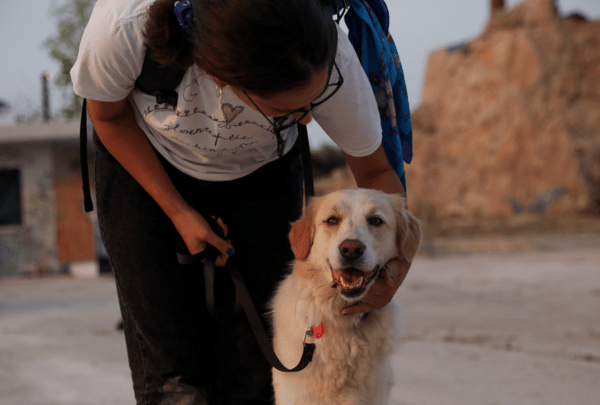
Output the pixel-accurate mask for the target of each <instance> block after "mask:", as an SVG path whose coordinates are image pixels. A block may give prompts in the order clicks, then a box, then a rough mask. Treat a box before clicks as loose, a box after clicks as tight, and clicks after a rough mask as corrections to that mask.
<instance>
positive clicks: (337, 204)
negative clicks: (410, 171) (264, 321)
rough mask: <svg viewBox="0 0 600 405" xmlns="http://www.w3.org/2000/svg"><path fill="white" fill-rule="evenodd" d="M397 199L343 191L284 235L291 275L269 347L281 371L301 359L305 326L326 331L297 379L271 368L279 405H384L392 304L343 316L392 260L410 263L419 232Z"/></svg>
mask: <svg viewBox="0 0 600 405" xmlns="http://www.w3.org/2000/svg"><path fill="white" fill-rule="evenodd" d="M404 207H405V201H404V199H403V198H401V197H399V196H396V195H390V194H385V193H383V192H380V191H374V190H366V189H358V190H342V191H337V192H334V193H331V194H329V195H327V196H325V197H320V198H316V199H315V200H313V202H312V203H311V205H310V207H309V209H308V213H307V215H305V216H304V217H302V218H301V219H300V220H298V221H297V222H295V223H294V224H293V226H292V230H291V232H290V241H291V244H292V249H293V250H294V253H295V255H296V260H295V261H294V264H293V271H292V273H291V274H290V275H288V276H287V277H286V278H285V280H284V281H283V282H282V283H281V285H280V286H279V288H278V290H277V292H276V294H275V296H274V299H273V302H272V306H271V310H272V317H273V328H274V347H275V352H276V353H277V355H278V357H279V359H280V360H281V361H282V363H283V364H285V365H286V366H287V367H294V366H296V364H297V363H298V361H299V360H300V357H301V353H302V349H303V345H302V339H303V337H304V334H305V331H306V330H307V329H308V327H309V326H316V325H319V324H320V323H321V322H322V324H323V327H324V333H323V336H322V337H321V338H320V339H313V338H308V339H311V340H312V341H314V342H315V343H316V351H315V355H314V357H313V361H312V362H311V363H310V364H309V365H308V367H307V368H305V369H304V370H303V371H300V372H295V373H294V372H292V373H282V372H280V371H278V370H276V369H273V387H274V390H275V402H276V404H277V405H306V404H314V405H336V404H340V405H342V404H343V405H359V404H360V405H367V404H369V405H371V404H377V405H382V404H386V403H387V401H388V397H389V393H390V389H391V387H392V384H393V380H392V368H391V364H390V360H389V356H390V354H391V352H392V349H393V346H394V343H395V342H396V341H397V338H398V333H397V326H396V322H397V319H396V318H397V315H396V308H395V304H394V303H393V302H392V303H390V304H389V305H387V306H386V307H384V308H382V309H379V310H376V311H372V312H370V313H369V315H368V316H367V317H366V318H364V319H362V320H361V318H363V317H362V316H361V315H351V316H342V315H341V310H342V308H344V307H347V306H349V305H352V304H353V303H357V302H358V301H360V299H361V298H362V297H364V296H365V294H367V292H368V290H369V288H370V287H371V286H372V285H373V283H374V282H375V281H376V280H377V278H378V277H379V276H380V273H381V272H383V271H386V269H385V265H386V263H388V262H389V261H390V260H391V259H400V260H406V261H407V262H409V263H410V262H412V260H413V258H414V256H415V255H416V253H417V251H418V249H419V245H420V241H421V226H420V222H419V220H418V219H417V218H415V217H414V216H413V214H411V213H410V212H409V211H407V210H406V209H405V208H404Z"/></svg>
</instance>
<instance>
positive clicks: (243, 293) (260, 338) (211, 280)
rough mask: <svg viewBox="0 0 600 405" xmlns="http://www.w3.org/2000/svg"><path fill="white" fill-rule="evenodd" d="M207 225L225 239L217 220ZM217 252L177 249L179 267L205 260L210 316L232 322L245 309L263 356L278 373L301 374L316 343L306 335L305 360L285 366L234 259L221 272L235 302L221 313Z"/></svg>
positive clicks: (211, 219)
mask: <svg viewBox="0 0 600 405" xmlns="http://www.w3.org/2000/svg"><path fill="white" fill-rule="evenodd" d="M208 222H209V224H210V226H211V228H212V229H213V231H215V233H217V235H219V237H221V238H223V239H225V235H224V234H223V230H222V229H221V227H220V226H219V225H218V224H217V221H216V220H215V219H213V218H208ZM217 254H218V251H217V249H215V248H214V247H213V246H210V245H209V246H208V247H207V248H206V249H204V250H203V251H202V252H200V253H197V254H195V255H190V254H189V253H188V251H187V249H186V248H185V246H182V245H180V246H179V247H178V248H177V260H178V262H179V263H180V264H184V265H191V264H200V263H202V261H203V260H204V283H205V291H206V306H207V309H208V312H209V313H210V314H211V316H212V317H213V318H214V319H215V320H216V321H218V322H227V321H229V320H231V319H232V318H233V317H234V316H235V315H236V314H237V312H239V307H240V304H241V307H242V308H243V309H244V312H245V314H246V317H247V318H248V321H249V322H250V327H251V328H252V332H253V333H254V337H255V338H256V340H257V342H258V345H259V346H260V349H261V350H262V352H263V354H264V356H265V357H266V358H267V360H268V361H269V363H270V364H271V366H273V367H274V368H276V369H277V370H279V371H283V372H296V371H301V370H304V369H305V368H306V366H308V364H309V363H310V362H311V361H312V358H313V355H314V352H315V347H316V346H315V344H314V343H307V342H306V335H308V331H307V333H306V334H305V339H304V342H303V345H304V349H303V352H302V358H301V359H300V362H299V363H298V365H297V366H296V367H294V368H291V369H289V368H287V367H285V366H284V365H283V364H282V363H281V361H279V359H278V358H277V355H276V354H275V351H274V350H273V346H272V344H271V339H269V336H268V335H267V332H266V330H265V327H264V326H263V324H262V321H261V319H260V315H259V314H258V311H257V310H256V307H255V306H254V303H253V302H252V297H251V296H250V292H249V291H248V288H247V287H246V283H245V282H244V279H243V278H242V275H241V273H240V271H239V267H238V266H237V264H236V263H235V259H234V258H230V259H229V260H228V261H227V266H226V267H224V268H222V269H221V270H220V271H227V272H228V273H229V275H230V276H231V279H232V280H233V284H234V286H235V291H236V300H235V301H236V303H235V305H234V309H233V311H232V312H231V313H230V314H226V315H223V314H221V313H220V311H218V310H217V305H216V303H215V294H214V292H215V270H216V266H215V263H216V258H217Z"/></svg>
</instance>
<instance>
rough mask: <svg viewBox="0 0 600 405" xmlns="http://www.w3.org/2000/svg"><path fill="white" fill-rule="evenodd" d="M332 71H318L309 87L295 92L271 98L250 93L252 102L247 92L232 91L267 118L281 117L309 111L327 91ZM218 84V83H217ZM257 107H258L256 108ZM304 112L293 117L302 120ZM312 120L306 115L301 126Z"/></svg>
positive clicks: (289, 91)
mask: <svg viewBox="0 0 600 405" xmlns="http://www.w3.org/2000/svg"><path fill="white" fill-rule="evenodd" d="M329 75H330V69H329V67H328V66H325V67H323V69H321V70H318V71H317V72H316V73H315V74H314V75H313V76H312V79H311V80H310V82H309V83H308V85H306V86H302V87H298V88H297V89H294V90H288V91H284V92H282V93H277V94H275V95H273V96H270V97H261V96H259V95H256V94H253V93H249V95H250V97H251V98H252V100H250V99H249V98H248V96H247V95H246V92H244V91H243V90H241V89H239V88H236V87H233V86H231V90H232V91H233V92H234V93H235V95H236V96H237V97H239V98H240V100H242V101H243V102H244V103H245V104H246V105H248V106H249V107H250V108H252V109H254V110H256V106H258V108H259V109H260V110H261V111H262V113H263V114H265V115H266V116H267V117H273V118H274V117H281V116H284V115H287V114H289V113H291V112H293V111H298V110H309V109H310V107H311V106H310V103H311V102H313V101H314V100H315V99H317V98H318V97H319V96H320V95H321V94H322V93H323V92H324V91H325V89H326V87H327V84H328V82H329ZM217 83H218V82H217ZM255 105H256V106H255ZM303 113H304V112H302V111H298V112H296V113H294V114H291V117H294V118H296V119H297V118H300V117H301V116H302V114H303ZM311 119H312V116H311V113H310V112H309V113H308V114H306V116H305V117H304V118H302V120H301V121H300V123H301V124H305V125H306V124H308V123H309V122H310V121H311Z"/></svg>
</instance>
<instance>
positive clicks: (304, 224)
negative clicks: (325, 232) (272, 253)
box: [290, 201, 318, 262]
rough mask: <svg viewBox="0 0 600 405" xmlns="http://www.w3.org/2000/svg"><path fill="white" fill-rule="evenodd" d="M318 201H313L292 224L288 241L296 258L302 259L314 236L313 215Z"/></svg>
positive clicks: (305, 255)
mask: <svg viewBox="0 0 600 405" xmlns="http://www.w3.org/2000/svg"><path fill="white" fill-rule="evenodd" d="M317 206H318V201H313V202H312V203H311V204H310V206H309V207H308V210H307V211H308V212H307V214H306V215H304V216H303V217H302V218H300V219H299V220H298V221H296V222H294V223H293V224H292V230H291V231H290V243H291V245H292V250H293V251H294V255H295V256H296V260H300V261H301V262H302V261H304V260H305V259H306V258H307V257H308V254H309V253H310V248H311V247H312V244H313V239H314V236H315V215H316V212H317Z"/></svg>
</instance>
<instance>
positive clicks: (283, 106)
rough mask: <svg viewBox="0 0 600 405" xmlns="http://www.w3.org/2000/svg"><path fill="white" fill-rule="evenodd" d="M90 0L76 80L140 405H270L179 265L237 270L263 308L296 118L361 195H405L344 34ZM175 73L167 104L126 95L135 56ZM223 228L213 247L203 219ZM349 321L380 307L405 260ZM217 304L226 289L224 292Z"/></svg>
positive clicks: (297, 23) (278, 11)
mask: <svg viewBox="0 0 600 405" xmlns="http://www.w3.org/2000/svg"><path fill="white" fill-rule="evenodd" d="M192 5H193V21H192V19H191V18H187V17H186V16H187V15H188V14H187V13H188V12H191V9H190V8H189V7H187V6H186V5H185V3H175V1H174V0H156V1H154V0H133V1H129V2H122V1H118V0H99V1H98V3H97V4H96V6H95V8H94V11H93V13H92V16H91V18H90V21H89V23H88V26H87V28H86V30H85V33H84V35H83V38H82V42H81V46H80V50H79V56H78V59H77V62H76V64H75V66H74V67H73V69H72V71H71V76H72V80H73V84H74V89H75V92H76V93H77V94H78V95H80V96H82V97H85V98H87V99H88V111H89V115H90V117H91V119H92V122H93V123H94V128H95V131H96V133H97V138H96V143H97V146H98V151H99V153H98V155H97V161H96V195H97V200H98V201H97V207H98V216H99V222H100V227H101V231H102V235H103V239H104V242H105V245H106V248H107V251H108V254H109V257H110V260H111V264H112V266H113V269H114V272H115V278H116V282H117V291H118V296H119V302H120V306H121V312H122V315H123V320H124V328H125V338H126V343H127V350H128V356H129V363H130V367H131V370H132V378H133V384H134V391H135V395H136V400H137V403H138V404H163V403H164V404H167V403H169V404H171V403H172V404H217V403H218V404H261V403H264V404H266V403H270V401H271V397H270V395H271V394H270V371H269V370H270V366H269V365H268V363H267V362H266V360H265V359H264V357H263V355H262V353H261V352H260V350H259V348H258V345H257V343H256V342H255V340H254V337H253V335H252V331H251V330H250V328H249V325H248V323H247V321H246V320H245V318H244V317H243V316H240V317H238V318H237V319H236V320H235V322H231V323H228V324H224V325H223V324H215V323H214V322H213V321H212V320H211V318H210V317H209V316H208V314H207V313H206V309H205V304H204V296H203V293H202V291H203V280H202V274H201V272H200V271H198V269H190V268H185V267H181V266H179V265H177V263H176V257H175V250H176V246H177V244H178V241H179V240H181V239H183V242H184V243H185V245H186V246H187V248H188V250H189V251H190V252H191V253H197V252H200V251H202V250H203V249H204V248H205V247H206V245H207V244H210V245H213V246H215V247H216V248H217V249H218V250H219V252H220V253H219V257H218V260H217V265H219V266H221V265H224V264H225V263H226V262H227V260H228V258H230V256H232V255H234V256H233V258H234V259H235V260H237V262H238V264H239V267H240V268H241V269H242V271H243V272H244V274H243V275H244V279H245V281H246V283H247V285H248V288H249V290H250V292H251V294H252V296H253V300H254V302H255V305H256V306H257V308H259V309H264V308H265V306H266V303H267V302H268V299H269V297H270V296H271V293H272V291H273V288H274V286H275V284H276V283H277V281H278V280H279V279H280V278H281V275H282V274H283V273H284V272H285V271H286V266H287V263H288V262H289V261H290V260H291V259H293V254H292V252H291V248H290V246H289V242H288V239H287V233H288V232H289V223H290V222H292V221H294V220H296V219H297V218H299V216H300V214H301V208H302V168H301V164H300V162H299V152H298V147H297V146H296V144H295V143H296V137H297V129H296V125H295V123H296V122H300V123H303V124H306V123H308V122H309V121H310V120H311V119H312V118H313V117H314V118H315V119H316V120H317V121H318V122H319V124H320V125H321V126H322V127H323V128H324V129H325V131H326V132H327V133H328V134H329V135H330V136H331V138H332V139H333V140H334V141H335V142H336V143H337V144H338V145H339V147H340V148H341V149H342V151H343V152H344V154H345V156H346V158H347V160H348V163H349V165H350V167H351V169H352V172H353V173H354V175H355V177H356V180H357V183H358V185H359V186H360V187H367V188H377V189H381V190H384V191H386V192H389V193H403V189H402V185H401V183H400V180H399V179H398V177H397V176H396V174H395V172H394V170H393V169H392V167H391V166H390V165H389V163H388V161H387V158H386V156H385V153H384V151H383V148H382V146H381V129H380V122H379V115H378V111H377V107H376V103H375V99H374V97H373V93H372V91H371V89H370V86H369V83H368V80H367V78H366V75H365V73H364V71H363V70H362V68H361V67H360V64H359V62H358V60H357V57H356V54H355V53H354V51H353V49H352V48H351V45H350V43H349V41H348V38H347V37H346V36H345V34H344V33H343V32H342V31H341V30H340V29H339V28H337V27H336V25H335V24H334V23H333V22H332V18H331V13H330V12H329V10H330V8H327V7H325V6H323V5H322V4H321V2H320V1H319V0H285V1H282V0H194V1H193V2H192ZM147 46H148V47H149V48H151V49H152V52H153V54H152V55H153V57H154V58H155V59H156V60H157V61H159V62H161V63H164V64H168V63H170V62H172V61H173V60H175V59H179V60H180V61H181V62H182V63H183V65H184V67H185V68H186V71H185V75H184V77H183V79H182V81H181V83H180V85H179V86H178V88H177V92H178V99H177V105H176V106H172V105H169V104H166V103H160V104H159V103H157V101H156V98H155V97H154V96H151V95H149V94H145V93H143V92H142V91H140V90H139V89H137V88H136V87H135V81H136V78H137V77H138V76H139V74H140V72H141V70H142V65H143V61H144V56H145V54H146V47H147ZM208 216H215V217H217V218H219V223H220V224H221V225H222V226H223V227H224V228H225V229H228V231H229V232H228V234H227V236H226V237H227V238H228V239H227V240H224V239H221V238H219V237H218V236H217V235H216V234H215V233H214V232H213V231H211V229H210V227H209V226H208V224H207V222H206V218H207V217H208ZM389 268H390V269H391V273H394V274H392V275H393V276H394V277H395V283H394V282H393V281H392V279H390V278H386V279H385V280H381V281H380V282H378V288H376V289H373V288H372V289H371V290H372V291H373V293H372V294H370V295H369V296H368V297H367V298H365V300H364V301H363V302H362V303H361V304H359V305H357V306H355V307H351V308H346V309H344V312H343V313H344V314H346V315H356V314H361V313H364V312H368V311H370V310H372V309H374V308H381V307H383V306H384V305H386V304H387V303H388V302H389V301H390V300H391V299H392V297H393V295H394V293H395V291H396V290H397V288H398V287H399V286H400V284H401V283H402V280H403V279H404V276H405V275H406V272H407V271H408V264H406V263H390V265H389ZM224 294H226V292H225V289H223V291H219V295H224Z"/></svg>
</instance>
